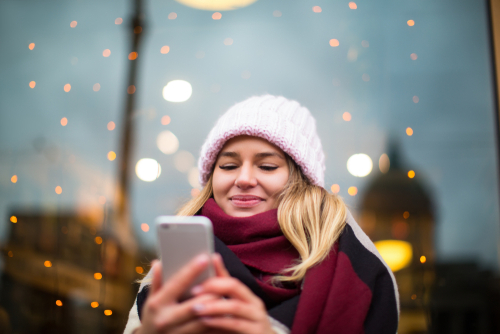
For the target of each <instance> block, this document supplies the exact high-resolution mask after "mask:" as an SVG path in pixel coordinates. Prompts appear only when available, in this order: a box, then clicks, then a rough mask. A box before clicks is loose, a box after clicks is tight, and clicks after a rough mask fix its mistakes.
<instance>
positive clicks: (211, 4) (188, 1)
mask: <svg viewBox="0 0 500 334" xmlns="http://www.w3.org/2000/svg"><path fill="white" fill-rule="evenodd" d="M176 1H177V2H179V3H181V4H183V5H185V6H189V7H192V8H196V9H201V10H212V11H219V10H234V9H238V8H243V7H246V6H248V5H251V4H252V3H254V2H255V1H257V0H210V1H207V0H176Z"/></svg>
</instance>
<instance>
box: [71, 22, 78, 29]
mask: <svg viewBox="0 0 500 334" xmlns="http://www.w3.org/2000/svg"><path fill="white" fill-rule="evenodd" d="M77 24H78V22H76V21H71V23H70V24H69V26H70V27H71V28H74V27H76V25H77Z"/></svg>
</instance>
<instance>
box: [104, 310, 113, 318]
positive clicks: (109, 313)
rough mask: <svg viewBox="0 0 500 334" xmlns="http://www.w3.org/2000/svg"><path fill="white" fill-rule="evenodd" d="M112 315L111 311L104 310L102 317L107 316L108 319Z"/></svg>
mask: <svg viewBox="0 0 500 334" xmlns="http://www.w3.org/2000/svg"><path fill="white" fill-rule="evenodd" d="M112 314H113V311H111V310H104V315H105V316H108V317H109V316H110V315H112Z"/></svg>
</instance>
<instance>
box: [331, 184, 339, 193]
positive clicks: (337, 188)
mask: <svg viewBox="0 0 500 334" xmlns="http://www.w3.org/2000/svg"><path fill="white" fill-rule="evenodd" d="M330 189H331V191H332V193H334V194H338V193H339V191H340V186H339V185H338V184H332V187H331V188H330Z"/></svg>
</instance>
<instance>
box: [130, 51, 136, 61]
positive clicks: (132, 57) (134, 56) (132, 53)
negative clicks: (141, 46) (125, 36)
mask: <svg viewBox="0 0 500 334" xmlns="http://www.w3.org/2000/svg"><path fill="white" fill-rule="evenodd" d="M137 55H138V54H137V52H135V51H132V52H130V53H129V54H128V59H129V60H136V59H137Z"/></svg>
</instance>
